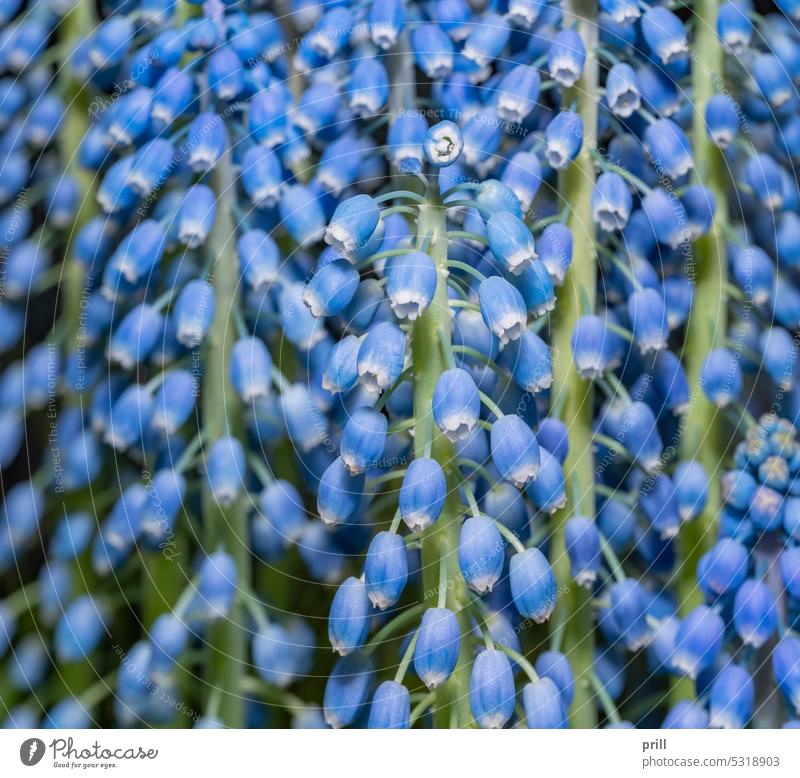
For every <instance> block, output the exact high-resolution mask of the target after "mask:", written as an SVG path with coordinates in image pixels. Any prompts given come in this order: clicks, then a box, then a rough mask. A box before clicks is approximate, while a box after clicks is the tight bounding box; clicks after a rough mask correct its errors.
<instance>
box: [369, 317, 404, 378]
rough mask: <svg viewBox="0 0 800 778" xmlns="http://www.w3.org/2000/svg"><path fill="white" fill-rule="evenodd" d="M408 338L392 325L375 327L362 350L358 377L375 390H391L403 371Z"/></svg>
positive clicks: (384, 324) (387, 323)
mask: <svg viewBox="0 0 800 778" xmlns="http://www.w3.org/2000/svg"><path fill="white" fill-rule="evenodd" d="M405 355H406V336H405V334H404V333H403V331H402V330H401V329H400V328H399V327H397V326H396V325H394V324H391V323H390V322H381V323H380V324H376V325H375V326H374V327H372V328H371V329H370V330H369V332H368V333H367V336H366V338H364V340H363V341H362V342H361V348H360V349H359V351H358V377H359V380H360V381H361V383H362V384H364V386H366V387H367V388H368V389H371V390H372V391H376V392H382V391H384V390H386V389H388V388H389V387H390V386H391V385H392V384H393V383H394V382H395V381H396V380H397V379H398V378H399V377H400V373H402V372H403V363H404V361H405Z"/></svg>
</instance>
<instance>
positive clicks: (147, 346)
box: [108, 303, 163, 370]
mask: <svg viewBox="0 0 800 778" xmlns="http://www.w3.org/2000/svg"><path fill="white" fill-rule="evenodd" d="M162 322H163V319H162V317H161V314H160V313H159V312H158V311H157V310H156V309H155V308H153V306H152V305H148V304H147V303H142V304H141V305H137V306H135V307H134V308H132V309H131V310H130V311H128V313H127V314H126V315H125V318H123V319H122V321H121V322H120V323H119V325H117V327H116V329H115V330H114V332H113V334H112V336H111V340H110V342H109V344H108V357H109V359H111V360H113V361H114V362H118V363H119V364H120V365H121V366H122V367H123V368H125V369H126V370H130V369H132V368H133V367H134V366H135V365H137V364H139V363H141V362H144V361H145V360H146V359H147V358H148V357H149V356H150V353H151V352H152V351H153V349H154V348H155V345H156V342H157V341H158V339H159V337H160V336H161V335H162V333H163V324H162Z"/></svg>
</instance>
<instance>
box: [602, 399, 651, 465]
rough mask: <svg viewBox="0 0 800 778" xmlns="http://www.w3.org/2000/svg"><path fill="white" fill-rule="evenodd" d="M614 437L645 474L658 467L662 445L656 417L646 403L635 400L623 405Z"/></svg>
mask: <svg viewBox="0 0 800 778" xmlns="http://www.w3.org/2000/svg"><path fill="white" fill-rule="evenodd" d="M614 437H615V438H616V439H617V440H619V442H620V443H621V444H622V445H623V446H624V447H625V448H626V449H627V451H628V453H629V454H630V455H631V456H632V457H633V458H634V459H635V460H636V461H637V462H639V463H640V464H641V466H642V467H643V468H644V469H645V470H646V471H647V472H653V471H655V470H656V469H657V468H658V467H659V465H660V463H661V454H662V451H663V443H662V442H661V437H660V435H659V433H658V424H657V421H656V417H655V415H654V414H653V411H652V409H651V408H650V406H649V405H648V404H647V403H644V402H640V401H638V400H637V401H635V402H632V403H628V404H626V405H625V408H624V410H623V412H622V415H621V418H620V422H619V428H618V430H615V434H614Z"/></svg>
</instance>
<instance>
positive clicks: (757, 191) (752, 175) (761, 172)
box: [744, 154, 784, 211]
mask: <svg viewBox="0 0 800 778" xmlns="http://www.w3.org/2000/svg"><path fill="white" fill-rule="evenodd" d="M744 180H745V183H746V184H747V185H748V186H749V187H750V189H752V190H753V194H754V195H755V197H756V198H757V199H758V200H759V201H760V203H761V204H762V205H763V206H764V207H765V208H767V209H768V210H770V211H779V210H780V209H781V208H782V207H783V205H784V202H783V199H784V195H783V189H784V179H783V168H782V167H781V166H780V165H779V164H778V163H777V162H776V161H775V160H774V159H773V158H772V157H771V156H770V155H769V154H754V155H753V156H751V157H749V158H748V160H747V162H746V163H745V168H744Z"/></svg>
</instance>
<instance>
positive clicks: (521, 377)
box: [502, 329, 553, 394]
mask: <svg viewBox="0 0 800 778" xmlns="http://www.w3.org/2000/svg"><path fill="white" fill-rule="evenodd" d="M502 361H503V363H504V364H505V365H506V366H507V367H508V368H509V370H510V371H511V375H512V377H513V378H514V381H515V382H516V383H517V385H518V386H519V387H520V388H521V389H522V390H523V391H525V392H532V393H533V394H537V393H538V392H541V391H542V390H543V389H548V388H549V387H550V386H551V384H552V383H553V370H552V358H551V353H550V348H549V347H548V346H547V344H546V343H545V342H544V341H543V340H542V339H541V338H540V337H539V336H538V335H537V334H536V333H535V332H531V331H530V330H528V329H525V330H523V332H522V335H521V336H520V337H519V338H518V339H517V340H512V341H511V342H510V343H508V344H507V345H506V347H505V349H504V350H503V354H502Z"/></svg>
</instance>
